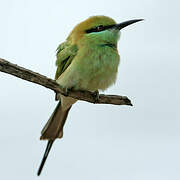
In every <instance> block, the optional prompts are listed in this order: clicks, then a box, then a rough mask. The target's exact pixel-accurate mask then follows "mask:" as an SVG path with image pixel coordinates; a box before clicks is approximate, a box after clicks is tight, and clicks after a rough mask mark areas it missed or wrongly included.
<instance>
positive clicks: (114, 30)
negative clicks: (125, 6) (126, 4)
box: [67, 16, 143, 45]
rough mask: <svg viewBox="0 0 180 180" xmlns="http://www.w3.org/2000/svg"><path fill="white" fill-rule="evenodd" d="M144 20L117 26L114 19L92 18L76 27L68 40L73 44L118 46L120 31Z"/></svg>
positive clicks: (104, 17) (131, 21) (105, 17)
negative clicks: (86, 43) (109, 44)
mask: <svg viewBox="0 0 180 180" xmlns="http://www.w3.org/2000/svg"><path fill="white" fill-rule="evenodd" d="M141 20H143V19H135V20H130V21H125V22H122V23H119V24H117V23H116V22H115V21H114V20H113V19H112V18H110V17H107V16H92V17H90V18H88V19H87V20H85V21H83V22H81V23H80V24H78V25H76V26H75V28H74V29H73V30H72V32H71V33H70V35H69V36H68V38H67V40H70V41H71V42H72V43H73V44H78V43H79V42H81V43H82V42H88V43H91V42H92V43H95V44H103V43H111V44H115V45H116V44H117V41H118V39H119V34H120V30H121V29H122V28H124V27H126V26H128V25H130V24H133V23H136V22H138V21H141Z"/></svg>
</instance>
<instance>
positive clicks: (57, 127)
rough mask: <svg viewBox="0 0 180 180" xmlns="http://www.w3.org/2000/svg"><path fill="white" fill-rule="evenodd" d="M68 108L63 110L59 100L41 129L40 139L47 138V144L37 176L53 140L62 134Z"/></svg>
mask: <svg viewBox="0 0 180 180" xmlns="http://www.w3.org/2000/svg"><path fill="white" fill-rule="evenodd" d="M70 108H71V107H70ZM70 108H68V109H66V110H64V109H63V108H62V106H61V102H59V103H58V105H57V106H56V109H55V110H54V112H53V114H52V115H51V117H50V118H49V120H48V122H47V123H46V125H45V126H44V128H43V129H42V131H41V137H40V139H41V140H48V144H47V147H46V150H45V153H44V156H43V159H42V161H41V164H40V167H39V170H38V173H37V175H38V176H39V175H40V174H41V171H42V169H43V166H44V164H45V162H46V159H47V156H48V154H49V151H50V149H51V147H52V145H53V142H54V140H55V139H56V138H62V136H63V126H64V124H65V122H66V118H67V115H68V112H69V110H70Z"/></svg>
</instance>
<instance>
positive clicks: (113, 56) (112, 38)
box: [38, 16, 142, 175]
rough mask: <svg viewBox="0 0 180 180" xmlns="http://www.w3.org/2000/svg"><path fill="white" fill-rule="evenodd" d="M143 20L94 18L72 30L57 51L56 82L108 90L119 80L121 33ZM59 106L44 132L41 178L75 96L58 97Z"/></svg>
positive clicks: (82, 88)
mask: <svg viewBox="0 0 180 180" xmlns="http://www.w3.org/2000/svg"><path fill="white" fill-rule="evenodd" d="M141 20H142V19H136V20H130V21H126V22H123V23H120V24H117V23H116V22H115V21H114V20H113V19H112V18H109V17H106V16H92V17H90V18H88V19H87V20H85V21H83V22H81V23H80V24H78V25H77V26H75V28H74V29H73V30H72V32H71V33H70V35H69V36H68V38H67V39H66V41H65V42H63V43H62V44H60V45H59V47H58V48H57V60H56V65H57V71H56V75H55V80H56V81H57V83H59V84H60V85H61V86H63V87H64V88H66V89H74V90H88V91H98V90H105V89H107V88H108V87H109V86H111V85H112V84H113V83H115V81H116V77H117V72H118V65H119V62H120V56H119V54H118V50H117V42H118V39H119V36H120V30H121V29H122V28H124V27H126V26H128V25H130V24H133V23H136V22H138V21H141ZM57 97H58V98H59V103H58V105H57V107H56V109H55V111H54V112H53V114H52V115H51V117H50V119H49V120H48V122H47V123H46V125H45V127H44V128H43V130H42V132H41V137H40V139H41V140H48V145H47V147H46V151H45V154H44V157H43V159H42V162H41V165H40V167H39V170H38V175H40V173H41V170H42V168H43V165H44V163H45V161H46V158H47V156H48V153H49V151H50V149H51V147H52V144H53V142H54V140H55V139H56V138H62V136H63V126H64V124H65V121H66V118H67V115H68V112H69V110H70V109H71V107H72V105H73V104H74V103H75V102H76V101H77V99H73V98H71V97H65V96H63V95H57Z"/></svg>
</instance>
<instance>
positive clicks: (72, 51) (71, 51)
mask: <svg viewBox="0 0 180 180" xmlns="http://www.w3.org/2000/svg"><path fill="white" fill-rule="evenodd" d="M77 51H78V48H77V45H71V44H70V43H68V42H67V41H66V42H64V43H62V44H60V45H59V46H58V48H57V54H56V57H57V60H56V66H57V70H56V75H55V80H57V79H58V78H59V76H60V75H61V74H62V73H63V72H64V71H65V70H66V68H67V67H68V66H69V65H70V64H71V62H72V60H73V59H74V57H75V56H76V54H77Z"/></svg>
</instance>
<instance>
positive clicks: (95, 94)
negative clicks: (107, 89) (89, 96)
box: [93, 90, 99, 104]
mask: <svg viewBox="0 0 180 180" xmlns="http://www.w3.org/2000/svg"><path fill="white" fill-rule="evenodd" d="M93 97H94V104H95V103H97V102H99V91H98V90H96V91H94V92H93Z"/></svg>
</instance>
